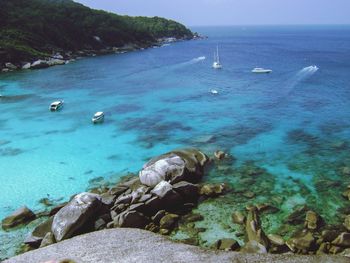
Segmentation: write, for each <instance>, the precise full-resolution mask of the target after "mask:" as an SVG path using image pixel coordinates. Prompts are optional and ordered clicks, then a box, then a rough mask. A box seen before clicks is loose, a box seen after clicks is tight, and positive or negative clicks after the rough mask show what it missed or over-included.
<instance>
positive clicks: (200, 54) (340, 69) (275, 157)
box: [0, 26, 350, 236]
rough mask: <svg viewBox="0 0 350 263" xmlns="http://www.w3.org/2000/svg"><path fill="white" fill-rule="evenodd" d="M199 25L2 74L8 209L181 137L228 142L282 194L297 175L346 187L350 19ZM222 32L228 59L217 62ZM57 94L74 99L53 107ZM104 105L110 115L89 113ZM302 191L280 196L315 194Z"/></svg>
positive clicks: (128, 166) (122, 166)
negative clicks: (170, 36) (170, 39)
mask: <svg viewBox="0 0 350 263" xmlns="http://www.w3.org/2000/svg"><path fill="white" fill-rule="evenodd" d="M195 30H197V31H199V32H200V33H203V34H206V35H208V36H209V39H207V40H198V41H186V42H179V43H175V44H171V45H170V46H165V47H162V48H155V49H147V50H143V51H136V52H132V53H127V54H119V55H107V56H100V57H94V58H84V59H81V60H78V61H76V62H73V63H70V64H68V65H65V66H57V67H52V68H49V69H44V70H36V71H27V72H19V73H11V74H2V75H0V94H2V95H3V96H4V97H2V98H0V107H1V114H0V128H1V130H0V180H1V184H0V193H1V198H0V218H3V217H4V216H5V215H7V214H8V213H10V212H12V211H14V210H15V209H16V208H18V207H19V206H21V205H24V204H25V205H27V206H28V207H30V208H32V209H33V210H36V211H38V210H40V209H42V208H43V207H42V206H41V204H40V203H39V200H40V199H41V198H43V197H46V196H49V197H50V198H51V199H53V200H61V198H63V199H67V198H69V196H71V195H72V194H74V193H77V192H79V191H83V190H85V189H86V188H87V187H88V185H89V180H91V179H93V178H96V177H100V176H102V177H104V178H106V179H108V178H118V177H120V176H122V175H125V174H127V173H128V172H137V171H138V170H139V169H140V168H141V167H142V164H143V163H144V162H145V161H146V160H148V159H149V158H150V157H152V156H155V155H158V154H161V153H164V152H167V151H170V150H172V149H174V148H178V147H183V146H186V147H188V146H194V147H199V148H201V149H202V150H204V151H205V152H207V153H208V154H211V153H212V152H213V151H214V150H216V149H223V150H225V151H227V152H229V153H231V155H233V156H234V157H235V159H236V161H235V164H234V167H233V168H235V169H236V168H237V167H239V165H240V164H243V163H244V162H245V161H254V162H255V164H256V165H258V166H259V167H262V168H265V169H266V171H267V172H268V173H269V174H271V175H272V176H273V180H274V186H273V189H274V191H276V193H279V194H280V195H283V194H284V189H285V187H288V185H289V184H290V182H291V181H292V180H294V181H296V180H298V182H300V184H302V185H303V186H305V187H306V189H308V191H309V193H310V195H313V194H315V195H317V193H318V190H317V189H316V188H317V187H315V184H316V183H317V181H315V178H319V177H320V176H322V179H323V180H338V181H341V185H340V186H339V189H338V188H337V189H334V190H335V191H338V192H339V191H341V189H343V188H344V187H345V186H346V184H347V183H349V182H350V180H347V181H346V180H345V179H344V177H343V175H342V174H341V172H340V171H341V169H342V167H344V166H349V165H350V159H349V156H350V155H349V153H350V150H349V149H350V148H349V147H350V145H349V144H350V129H349V128H350V103H349V99H350V89H349V83H350V74H349V69H350V27H347V26H343V27H340V26H339V27H221V28H214V27H212V28H211V27H208V28H195ZM217 44H219V48H220V55H221V59H222V64H223V67H224V68H223V69H222V70H213V69H212V68H211V64H212V57H213V52H214V49H215V47H216V45H217ZM204 57H205V58H204ZM312 65H316V66H317V67H318V68H319V69H318V70H315V69H313V68H310V67H309V66H312ZM254 67H266V68H271V69H273V73H272V74H268V75H254V74H252V73H251V72H250V71H251V69H252V68H254ZM211 89H216V90H218V92H219V93H218V94H216V95H214V94H211V93H210V90H211ZM57 99H63V100H64V101H65V105H64V108H63V109H62V111H60V112H50V111H49V110H48V107H49V104H50V103H51V102H52V101H54V100H57ZM96 111H104V112H105V113H106V117H105V123H104V124H103V125H92V124H91V117H92V115H93V114H94V113H95V112H96ZM208 136H213V137H212V138H211V140H210V142H207V141H206V140H205V139H206V138H207V137H208ZM339 145H340V146H339ZM210 176H212V178H211V179H212V180H216V179H217V180H218V181H220V178H221V177H218V178H214V177H215V173H211V174H210ZM210 176H209V177H210ZM231 177H232V176H231ZM222 178H226V177H225V176H223V177H222ZM209 179H210V178H209ZM226 179H227V178H226ZM232 184H234V183H232ZM262 187H263V186H262ZM342 187H343V188H342ZM299 188H300V187H299ZM299 188H298V189H299ZM293 198H294V199H295V200H294V199H293ZM293 198H291V199H290V200H289V201H288V202H287V203H285V204H283V205H282V206H285V207H287V209H290V208H291V207H293V206H294V205H295V204H299V203H303V202H304V201H305V200H306V199H307V198H306V197H305V196H304V197H302V198H298V197H293ZM316 198H317V197H316ZM293 200H294V201H293ZM337 202H338V199H336V200H335V201H334V202H333V201H332V203H330V204H329V206H327V205H326V208H327V209H329V211H330V212H329V213H330V214H331V213H333V214H334V210H335V209H336V208H338V207H339V206H341V204H338V203H337ZM339 202H340V201H339ZM332 209H333V210H332ZM1 235H2V236H6V235H9V234H5V233H2V234H1Z"/></svg>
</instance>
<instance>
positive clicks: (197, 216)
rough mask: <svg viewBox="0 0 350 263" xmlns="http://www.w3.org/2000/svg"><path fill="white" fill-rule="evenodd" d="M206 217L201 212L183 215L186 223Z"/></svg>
mask: <svg viewBox="0 0 350 263" xmlns="http://www.w3.org/2000/svg"><path fill="white" fill-rule="evenodd" d="M203 219H204V217H203V216H202V215H201V214H188V215H185V216H184V217H183V220H184V221H185V222H186V223H191V222H197V221H202V220H203Z"/></svg>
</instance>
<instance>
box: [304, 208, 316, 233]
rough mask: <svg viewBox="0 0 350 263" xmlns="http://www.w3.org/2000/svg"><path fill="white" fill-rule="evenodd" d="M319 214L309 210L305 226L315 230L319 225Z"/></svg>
mask: <svg viewBox="0 0 350 263" xmlns="http://www.w3.org/2000/svg"><path fill="white" fill-rule="evenodd" d="M318 223H319V216H318V214H316V213H315V212H314V211H307V212H306V218H305V223H304V226H305V227H307V228H308V229H310V230H315V229H316V228H317V227H318Z"/></svg>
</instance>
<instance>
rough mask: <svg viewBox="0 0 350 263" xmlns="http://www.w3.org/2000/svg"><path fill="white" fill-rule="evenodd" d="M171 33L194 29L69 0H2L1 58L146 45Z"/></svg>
mask: <svg viewBox="0 0 350 263" xmlns="http://www.w3.org/2000/svg"><path fill="white" fill-rule="evenodd" d="M96 36H98V37H99V38H100V39H101V41H99V40H97V39H96ZM173 36H174V37H178V38H179V37H191V36H192V33H191V31H190V30H189V29H187V28H186V27H184V26H183V25H181V24H179V23H177V22H175V21H172V20H167V19H164V18H159V17H153V18H148V17H129V16H120V15H116V14H112V13H108V12H105V11H99V10H93V9H90V8H88V7H85V6H83V5H81V4H78V3H75V2H73V1H71V0H0V63H4V62H5V61H20V60H26V59H33V58H37V57H42V56H45V55H47V54H51V53H52V52H54V51H60V50H61V51H73V52H74V51H77V50H83V49H94V50H98V49H103V48H106V47H114V46H123V45H124V44H130V43H133V44H140V45H148V44H150V43H153V42H154V41H155V40H156V39H157V38H160V37H173Z"/></svg>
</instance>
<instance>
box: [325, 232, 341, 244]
mask: <svg viewBox="0 0 350 263" xmlns="http://www.w3.org/2000/svg"><path fill="white" fill-rule="evenodd" d="M339 234H340V233H339V231H336V230H323V231H322V232H321V236H322V239H323V241H324V242H332V241H333V240H334V239H336V238H337V236H339Z"/></svg>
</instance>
